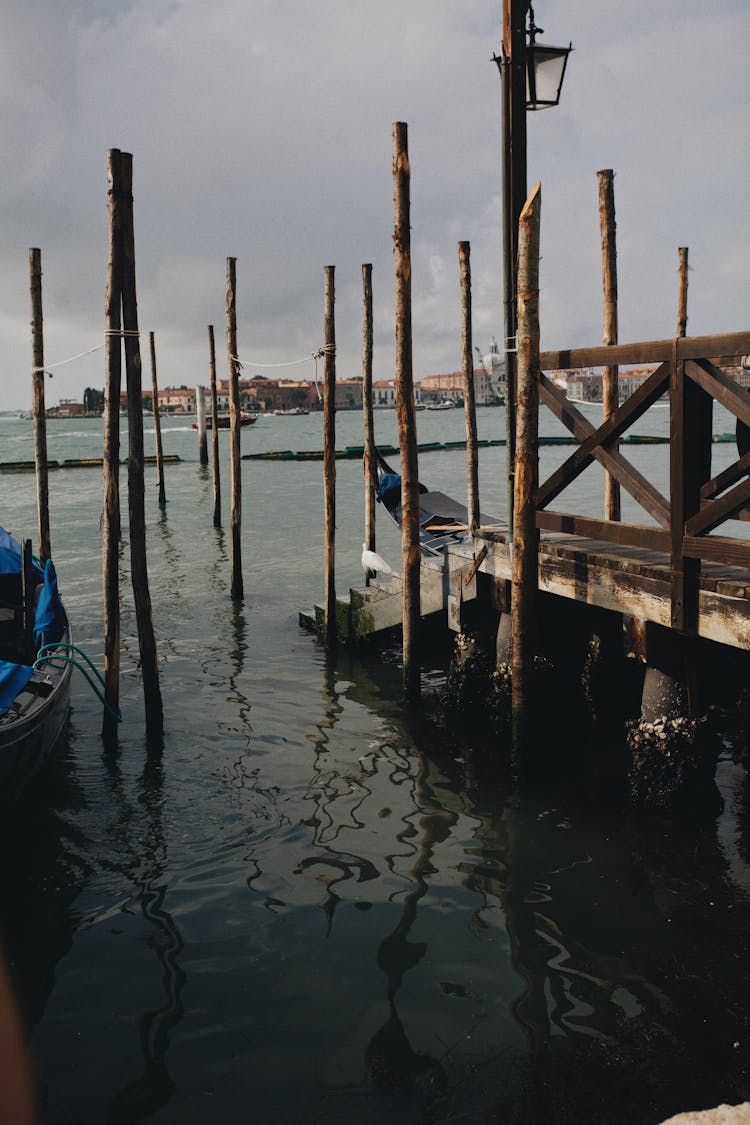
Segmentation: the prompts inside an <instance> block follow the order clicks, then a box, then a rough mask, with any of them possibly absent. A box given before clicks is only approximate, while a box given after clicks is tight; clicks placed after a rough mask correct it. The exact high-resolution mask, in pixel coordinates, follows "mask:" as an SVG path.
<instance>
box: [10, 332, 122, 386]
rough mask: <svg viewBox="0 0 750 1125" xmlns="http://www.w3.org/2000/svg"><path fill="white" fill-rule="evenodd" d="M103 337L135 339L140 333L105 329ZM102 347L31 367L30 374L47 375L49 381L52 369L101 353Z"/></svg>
mask: <svg viewBox="0 0 750 1125" xmlns="http://www.w3.org/2000/svg"><path fill="white" fill-rule="evenodd" d="M104 335H105V336H122V337H135V338H136V339H137V338H138V337H139V336H140V332H139V331H138V329H137V328H107V329H105V331H104ZM104 346H105V345H104V344H97V345H96V347H94V348H89V349H88V351H85V352H78V354H77V355H71V356H68V358H67V359H58V361H57V363H45V364H44V366H43V367H32V369H31V374H32V375H39V374H40V373H43V374H45V375H49V377H50V379H53V378H54V376H53V374H52V369H53V368H55V367H64V366H65V364H66V363H73V362H74V361H75V360H77V359H83V358H84V357H85V356H87V355H93V354H94V352H98V351H101V349H102V348H103V347H104Z"/></svg>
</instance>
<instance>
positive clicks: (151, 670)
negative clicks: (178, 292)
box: [120, 152, 164, 741]
mask: <svg viewBox="0 0 750 1125" xmlns="http://www.w3.org/2000/svg"><path fill="white" fill-rule="evenodd" d="M120 174H121V190H122V193H123V223H122V262H123V270H122V326H123V333H124V337H125V371H126V375H127V385H128V508H129V515H130V576H131V581H132V585H133V600H134V602H135V616H136V624H137V626H138V647H139V652H140V660H141V675H142V677H143V695H144V702H145V711H146V731H147V734H148V737H149V740H156V741H158V740H160V739H161V736H162V733H163V730H164V712H163V707H162V699H161V689H160V687H159V665H158V661H157V654H156V637H155V636H154V623H153V619H152V615H151V595H150V593H149V585H148V567H147V563H146V509H145V486H144V470H143V397H142V377H141V348H140V341H139V337H138V299H137V294H136V284H135V227H134V222H133V158H132V156H131V155H130V153H126V152H123V153H121V154H120Z"/></svg>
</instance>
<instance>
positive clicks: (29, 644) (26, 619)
mask: <svg viewBox="0 0 750 1125" xmlns="http://www.w3.org/2000/svg"><path fill="white" fill-rule="evenodd" d="M21 597H22V599H23V641H22V645H23V653H22V660H23V662H24V663H25V664H33V663H34V660H35V659H36V646H35V645H34V620H35V618H36V604H35V601H34V559H33V555H32V550H31V540H30V539H24V540H23V542H22V544H21Z"/></svg>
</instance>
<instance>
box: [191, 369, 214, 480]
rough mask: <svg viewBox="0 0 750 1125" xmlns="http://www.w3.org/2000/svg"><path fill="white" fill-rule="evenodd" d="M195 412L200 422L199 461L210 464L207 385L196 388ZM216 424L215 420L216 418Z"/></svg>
mask: <svg viewBox="0 0 750 1125" xmlns="http://www.w3.org/2000/svg"><path fill="white" fill-rule="evenodd" d="M195 412H196V415H197V422H198V461H199V462H200V464H201V465H207V464H208V434H207V433H206V390H205V387H196V388H195ZM214 424H215V420H214Z"/></svg>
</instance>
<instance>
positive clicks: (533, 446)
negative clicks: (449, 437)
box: [511, 184, 542, 775]
mask: <svg viewBox="0 0 750 1125" xmlns="http://www.w3.org/2000/svg"><path fill="white" fill-rule="evenodd" d="M541 205H542V189H541V184H537V185H536V187H535V188H534V190H533V191H532V193H531V195H530V196H529V198H528V199H527V200H526V204H525V206H524V208H523V210H522V211H521V215H520V218H519V220H518V355H517V359H518V366H517V370H516V375H517V386H516V460H515V478H514V480H515V487H514V494H513V511H514V516H513V560H512V587H513V588H512V601H511V676H512V709H513V711H512V721H513V759H514V772H515V773H516V775H518V773H519V769H520V767H521V765H522V763H521V755H522V754H523V755H525V753H526V752H527V751H528V748H529V747H528V743H529V727H530V711H531V707H532V702H533V682H532V680H533V674H534V656H535V652H536V646H537V597H538V582H539V532H538V531H537V527H536V491H537V487H538V483H539V441H538V435H539V375H540V371H539V233H540V226H541Z"/></svg>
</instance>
